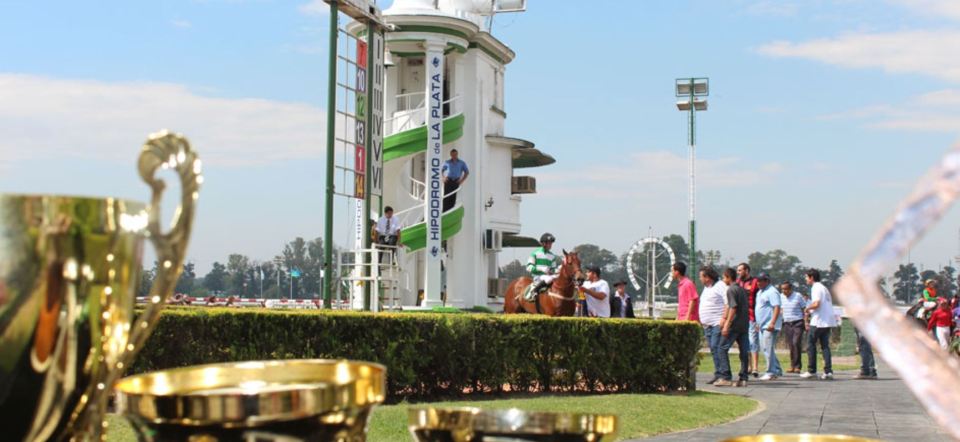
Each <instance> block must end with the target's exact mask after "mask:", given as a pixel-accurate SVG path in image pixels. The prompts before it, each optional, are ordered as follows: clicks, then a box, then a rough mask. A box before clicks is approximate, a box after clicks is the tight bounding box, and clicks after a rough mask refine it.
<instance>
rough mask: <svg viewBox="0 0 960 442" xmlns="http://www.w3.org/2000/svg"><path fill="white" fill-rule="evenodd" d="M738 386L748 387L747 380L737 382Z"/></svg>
mask: <svg viewBox="0 0 960 442" xmlns="http://www.w3.org/2000/svg"><path fill="white" fill-rule="evenodd" d="M737 386H738V387H746V386H747V380H746V379H740V380H739V381H737Z"/></svg>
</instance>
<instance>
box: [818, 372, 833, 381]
mask: <svg viewBox="0 0 960 442" xmlns="http://www.w3.org/2000/svg"><path fill="white" fill-rule="evenodd" d="M820 380H821V381H832V380H833V373H824V374H822V375H820Z"/></svg>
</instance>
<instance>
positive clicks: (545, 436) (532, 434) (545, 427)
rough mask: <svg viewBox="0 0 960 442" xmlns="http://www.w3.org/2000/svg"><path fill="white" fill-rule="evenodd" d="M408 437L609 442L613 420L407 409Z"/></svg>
mask: <svg viewBox="0 0 960 442" xmlns="http://www.w3.org/2000/svg"><path fill="white" fill-rule="evenodd" d="M410 433H412V434H413V437H414V439H415V440H417V441H418V442H505V441H510V442H588V441H612V440H613V438H614V436H615V435H616V433H617V417H616V416H611V415H598V414H577V413H545V412H527V411H522V410H517V409H509V410H481V409H478V408H448V409H443V408H424V409H411V410H410Z"/></svg>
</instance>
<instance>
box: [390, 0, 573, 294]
mask: <svg viewBox="0 0 960 442" xmlns="http://www.w3.org/2000/svg"><path fill="white" fill-rule="evenodd" d="M524 3H525V2H523V1H520V0H499V1H495V0H396V1H395V2H394V3H393V5H392V6H391V7H390V8H389V9H387V10H386V11H384V14H383V19H384V21H385V22H387V23H389V24H391V25H393V26H394V29H393V31H392V32H388V33H387V34H386V36H385V38H386V48H387V53H388V55H387V60H388V62H387V65H388V69H387V73H386V88H385V94H384V95H385V97H384V100H385V103H384V110H385V113H384V135H385V138H384V179H385V181H384V182H385V186H384V205H385V206H387V205H389V206H392V207H393V208H394V210H395V216H396V217H398V218H399V219H400V221H401V222H403V223H404V226H405V228H404V230H403V233H402V240H403V243H404V245H405V247H404V253H401V256H402V258H401V262H400V267H401V269H402V273H403V277H402V278H401V287H402V288H403V289H404V291H405V293H404V296H403V297H404V299H403V304H405V305H411V304H414V303H415V302H417V300H418V297H419V296H422V297H423V300H424V303H423V304H422V305H425V306H431V305H435V304H437V303H439V302H440V296H441V294H443V296H444V297H445V300H446V304H447V305H452V306H457V307H472V306H476V305H483V306H490V307H491V308H497V309H498V308H499V303H500V302H502V298H501V295H502V290H503V288H504V287H505V286H506V284H505V283H504V281H501V280H500V279H499V265H500V263H499V261H498V258H499V252H500V250H501V249H502V248H503V247H517V246H519V247H531V246H536V240H534V239H532V238H528V237H524V236H520V235H519V234H520V230H521V229H520V228H521V224H520V203H521V200H522V196H521V195H522V194H532V193H535V192H536V181H535V179H534V178H533V177H529V176H516V175H515V173H514V172H515V171H516V170H517V169H521V168H526V167H537V166H544V165H548V164H552V163H553V162H554V159H553V158H552V157H550V156H549V155H546V154H543V153H541V152H540V151H539V150H537V149H535V148H534V144H533V143H532V142H530V141H526V140H522V139H519V138H511V137H507V136H505V135H504V126H505V122H506V118H507V112H506V110H505V109H506V106H505V103H504V101H505V100H504V93H503V85H504V78H505V70H506V65H507V64H509V63H510V62H511V61H512V60H513V59H514V57H515V56H516V54H515V53H514V52H513V51H512V50H511V49H510V48H509V47H507V46H506V45H505V44H504V43H503V42H501V41H500V40H498V39H497V38H496V37H494V36H493V35H491V34H490V32H489V29H490V25H491V23H492V17H493V16H494V15H495V14H496V13H498V12H512V11H520V10H523V7H524ZM438 123H439V124H438ZM435 147H439V149H437V150H436V151H434V148H435ZM453 149H456V150H457V151H458V153H459V157H460V159H461V160H462V161H464V162H465V163H466V164H467V166H468V168H469V171H470V173H469V177H468V179H467V180H466V181H465V183H464V184H463V185H462V186H461V187H460V189H459V190H458V191H457V193H456V194H455V197H456V205H455V206H453V207H452V208H446V209H445V210H441V211H439V212H437V211H436V210H433V209H436V204H437V200H438V199H442V198H443V193H442V190H441V192H440V193H439V194H438V193H436V190H437V185H438V180H439V179H440V177H439V175H438V166H440V165H442V164H443V162H445V161H446V160H447V159H449V157H450V151H451V150H453ZM434 154H437V156H436V157H434ZM437 160H439V163H438V162H437ZM431 203H432V204H433V206H431ZM440 206H441V207H442V206H443V202H442V201H440ZM438 215H439V216H438ZM436 218H439V219H436ZM437 228H439V234H440V236H439V237H435V236H432V235H433V234H435V233H436V230H437ZM525 233H527V232H525ZM528 234H529V235H531V236H533V237H539V234H540V232H528ZM435 246H437V247H439V249H437V250H434V247H435ZM434 251H436V252H437V255H436V256H434V255H433V252H434ZM441 265H442V268H443V270H442V272H441V271H440V267H441Z"/></svg>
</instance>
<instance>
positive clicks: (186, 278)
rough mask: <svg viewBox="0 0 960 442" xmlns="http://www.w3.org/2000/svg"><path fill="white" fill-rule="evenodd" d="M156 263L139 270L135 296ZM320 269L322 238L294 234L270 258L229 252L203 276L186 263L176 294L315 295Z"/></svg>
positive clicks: (149, 280)
mask: <svg viewBox="0 0 960 442" xmlns="http://www.w3.org/2000/svg"><path fill="white" fill-rule="evenodd" d="M335 253H339V252H337V251H335ZM158 265H159V263H156V262H154V265H153V268H152V269H141V272H140V284H139V288H138V291H137V292H138V296H146V294H147V293H148V292H149V290H150V285H151V284H152V283H153V279H154V278H155V277H156V275H157V266H158ZM322 269H323V240H322V238H316V239H313V240H310V241H307V240H305V239H303V238H301V237H297V238H295V239H294V240H293V241H290V242H288V243H286V244H285V245H284V246H283V248H282V249H281V250H280V252H279V253H278V254H277V255H275V256H274V257H273V259H269V260H257V259H253V258H250V257H249V256H246V255H243V254H240V253H232V254H230V255H229V256H227V259H226V260H224V261H223V262H220V261H215V262H214V263H213V265H212V266H211V269H210V271H209V272H207V274H206V275H203V276H199V275H198V274H197V273H196V266H195V265H194V263H192V262H187V263H186V264H184V265H183V273H181V275H180V279H178V280H177V286H176V289H175V293H181V294H185V295H190V296H196V297H207V296H211V295H217V296H238V297H242V298H258V297H260V296H261V293H262V296H263V297H264V298H268V299H277V298H291V299H300V298H316V297H319V295H320V293H321V292H322V290H321V286H320V284H321V271H322ZM335 271H336V269H335ZM333 276H334V277H335V276H336V275H333Z"/></svg>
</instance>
